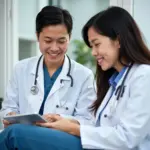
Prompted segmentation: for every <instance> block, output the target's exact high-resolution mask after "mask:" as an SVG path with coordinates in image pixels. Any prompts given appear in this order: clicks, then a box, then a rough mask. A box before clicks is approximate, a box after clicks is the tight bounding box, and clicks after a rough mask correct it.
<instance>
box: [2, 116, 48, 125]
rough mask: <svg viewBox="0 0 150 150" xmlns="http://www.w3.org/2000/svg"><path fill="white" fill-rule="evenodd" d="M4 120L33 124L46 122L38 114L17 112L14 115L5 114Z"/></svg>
mask: <svg viewBox="0 0 150 150" xmlns="http://www.w3.org/2000/svg"><path fill="white" fill-rule="evenodd" d="M3 119H4V120H7V121H9V122H10V123H20V124H33V123H35V122H43V123H44V122H47V121H46V120H45V119H44V118H43V117H42V116H41V115H39V114H19V115H14V116H5V117H4V118H3Z"/></svg>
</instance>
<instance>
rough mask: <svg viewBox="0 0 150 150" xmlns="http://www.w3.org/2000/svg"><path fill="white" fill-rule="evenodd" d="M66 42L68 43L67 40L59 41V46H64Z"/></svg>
mask: <svg viewBox="0 0 150 150" xmlns="http://www.w3.org/2000/svg"><path fill="white" fill-rule="evenodd" d="M66 41H67V40H60V41H58V43H59V44H64V43H66Z"/></svg>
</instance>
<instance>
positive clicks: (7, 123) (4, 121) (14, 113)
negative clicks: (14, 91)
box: [3, 112, 17, 128]
mask: <svg viewBox="0 0 150 150" xmlns="http://www.w3.org/2000/svg"><path fill="white" fill-rule="evenodd" d="M16 114H17V113H16V112H10V113H8V114H7V116H13V115H16ZM3 124H4V128H7V127H8V126H9V125H11V123H10V122H8V121H7V120H3Z"/></svg>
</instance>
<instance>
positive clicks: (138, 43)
mask: <svg viewBox="0 0 150 150" xmlns="http://www.w3.org/2000/svg"><path fill="white" fill-rule="evenodd" d="M90 27H93V28H94V29H95V30H96V31H97V33H99V34H101V35H104V36H107V37H109V38H110V39H111V40H116V39H118V40H119V43H120V47H121V48H120V51H119V62H120V63H121V64H123V65H124V66H125V65H126V64H124V63H123V62H122V59H123V58H124V59H125V60H126V62H127V63H129V62H132V63H137V64H150V51H149V49H148V48H147V46H146V45H145V43H144V41H143V39H142V34H141V32H140V30H139V28H138V26H137V24H136V22H135V21H134V19H133V18H132V16H131V15H130V14H129V13H128V12H127V11H126V10H124V9H123V8H120V7H110V8H108V9H106V10H104V11H102V12H100V13H98V14H96V15H95V16H93V17H92V18H91V19H90V20H89V21H88V22H87V23H86V24H85V26H84V27H83V30H82V36H83V39H84V41H85V43H86V44H87V45H88V46H89V47H90V44H89V41H88V30H89V28H90ZM114 72H115V69H113V68H111V69H109V70H107V71H103V70H102V69H101V67H100V66H99V65H98V64H97V71H96V84H97V100H96V101H95V102H94V104H93V105H92V107H91V109H92V110H93V111H94V113H95V114H96V112H97V110H98V108H99V106H100V104H101V103H102V101H103V99H104V97H105V95H106V93H107V91H108V89H109V82H108V80H109V78H110V77H111V76H112V74H113V73H114Z"/></svg>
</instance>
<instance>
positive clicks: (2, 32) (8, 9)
mask: <svg viewBox="0 0 150 150" xmlns="http://www.w3.org/2000/svg"><path fill="white" fill-rule="evenodd" d="M46 5H54V6H59V7H62V8H65V9H67V10H68V11H69V12H70V13H71V15H72V16H73V21H74V27H73V33H72V38H71V43H70V47H69V49H68V55H69V56H70V57H71V58H72V59H74V60H76V61H78V62H79V63H82V64H84V65H86V66H87V67H89V68H91V69H92V70H93V72H94V70H95V63H94V59H93V57H92V56H91V50H90V49H89V48H87V47H86V45H85V44H84V42H83V40H82V36H81V29H82V27H83V25H84V24H85V23H86V22H87V20H88V19H89V18H90V17H91V16H93V15H94V14H96V13H97V12H99V11H101V10H103V9H106V8H107V7H109V6H120V7H123V8H125V9H126V10H128V11H129V12H130V14H131V15H132V16H133V17H134V18H135V20H136V21H137V23H138V25H139V27H140V29H141V30H142V32H143V35H144V37H145V41H146V43H147V45H148V47H149V48H150V29H149V27H150V17H149V15H150V9H149V6H150V0H0V70H1V71H0V101H2V100H3V99H4V97H5V90H6V86H7V83H8V80H9V79H10V77H11V74H12V69H13V67H14V65H15V63H16V62H17V61H19V60H21V59H25V58H27V57H32V56H36V55H40V51H39V49H38V43H37V41H36V36H35V18H36V15H37V13H38V12H39V11H40V10H41V9H42V8H43V7H44V6H46ZM89 60H91V61H90V62H91V63H88V62H89Z"/></svg>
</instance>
